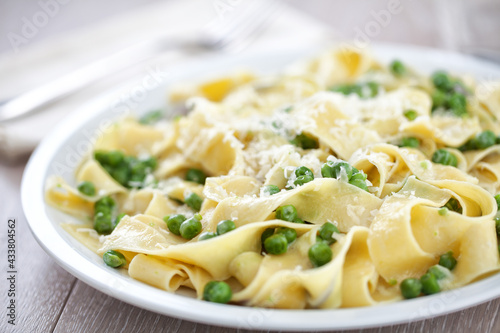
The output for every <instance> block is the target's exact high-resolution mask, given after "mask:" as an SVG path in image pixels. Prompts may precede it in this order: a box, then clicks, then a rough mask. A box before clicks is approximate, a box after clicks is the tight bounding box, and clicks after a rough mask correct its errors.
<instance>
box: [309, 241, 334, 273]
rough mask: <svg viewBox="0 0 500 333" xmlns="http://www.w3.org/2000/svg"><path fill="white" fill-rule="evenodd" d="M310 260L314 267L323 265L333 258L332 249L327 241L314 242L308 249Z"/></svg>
mask: <svg viewBox="0 0 500 333" xmlns="http://www.w3.org/2000/svg"><path fill="white" fill-rule="evenodd" d="M308 255H309V260H310V261H311V264H312V265H313V266H314V267H321V266H323V265H325V264H327V263H329V262H330V261H331V260H332V256H333V253H332V249H331V248H330V246H328V244H327V243H325V242H317V243H315V244H313V245H312V246H311V247H310V248H309V251H308Z"/></svg>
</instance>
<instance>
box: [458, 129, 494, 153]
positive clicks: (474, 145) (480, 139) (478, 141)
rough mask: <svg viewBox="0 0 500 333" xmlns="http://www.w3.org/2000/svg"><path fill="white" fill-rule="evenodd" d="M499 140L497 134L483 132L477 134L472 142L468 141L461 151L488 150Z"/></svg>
mask: <svg viewBox="0 0 500 333" xmlns="http://www.w3.org/2000/svg"><path fill="white" fill-rule="evenodd" d="M496 141H497V138H496V136H495V133H493V132H492V131H490V130H486V131H483V132H481V133H478V134H476V136H475V137H474V138H472V139H470V140H468V141H467V142H466V143H465V144H463V145H462V146H461V147H459V148H458V149H460V150H461V151H469V150H477V149H486V148H489V147H491V146H493V145H495V144H496V143H497V142H496Z"/></svg>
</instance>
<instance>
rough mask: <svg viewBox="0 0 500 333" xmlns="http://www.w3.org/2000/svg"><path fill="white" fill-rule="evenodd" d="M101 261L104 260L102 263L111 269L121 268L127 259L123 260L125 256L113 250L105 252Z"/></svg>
mask: <svg viewBox="0 0 500 333" xmlns="http://www.w3.org/2000/svg"><path fill="white" fill-rule="evenodd" d="M102 259H103V260H104V263H105V264H106V265H108V266H110V267H113V268H118V267H122V266H123V265H125V264H126V263H127V259H125V256H124V255H123V254H121V253H120V252H117V251H114V250H109V251H106V252H105V253H104V255H103V256H102Z"/></svg>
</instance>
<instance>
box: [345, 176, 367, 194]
mask: <svg viewBox="0 0 500 333" xmlns="http://www.w3.org/2000/svg"><path fill="white" fill-rule="evenodd" d="M349 184H351V185H354V186H356V187H359V188H360V189H362V190H365V191H367V192H368V185H366V182H365V181H364V180H361V179H354V180H350V181H349Z"/></svg>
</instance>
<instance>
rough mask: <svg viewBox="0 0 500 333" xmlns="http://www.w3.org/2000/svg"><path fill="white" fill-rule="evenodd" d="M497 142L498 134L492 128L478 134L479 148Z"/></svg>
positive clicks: (477, 142)
mask: <svg viewBox="0 0 500 333" xmlns="http://www.w3.org/2000/svg"><path fill="white" fill-rule="evenodd" d="M495 143H496V135H495V133H493V132H492V131H490V130H486V131H483V132H481V133H479V134H478V135H476V146H477V149H486V148H489V147H491V146H493V145H494V144H495Z"/></svg>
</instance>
